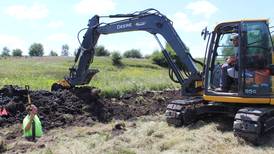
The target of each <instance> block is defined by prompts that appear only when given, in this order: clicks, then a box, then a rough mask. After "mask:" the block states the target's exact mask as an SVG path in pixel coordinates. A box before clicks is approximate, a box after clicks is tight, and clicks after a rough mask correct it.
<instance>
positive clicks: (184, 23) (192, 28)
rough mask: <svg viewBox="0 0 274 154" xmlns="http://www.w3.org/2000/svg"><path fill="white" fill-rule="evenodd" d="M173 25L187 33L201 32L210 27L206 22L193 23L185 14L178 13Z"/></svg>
mask: <svg viewBox="0 0 274 154" xmlns="http://www.w3.org/2000/svg"><path fill="white" fill-rule="evenodd" d="M173 23H174V26H175V27H176V29H181V30H183V31H186V32H200V31H201V30H202V29H203V28H204V27H205V26H207V25H208V22H207V21H206V20H200V21H198V22H193V21H191V20H190V19H189V17H188V16H187V15H186V14H185V13H183V12H178V13H176V14H175V15H174V17H173Z"/></svg>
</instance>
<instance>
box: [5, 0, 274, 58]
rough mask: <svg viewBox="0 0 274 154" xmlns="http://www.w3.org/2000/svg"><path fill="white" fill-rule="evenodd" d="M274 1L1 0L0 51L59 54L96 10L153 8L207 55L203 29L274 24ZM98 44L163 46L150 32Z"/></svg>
mask: <svg viewBox="0 0 274 154" xmlns="http://www.w3.org/2000/svg"><path fill="white" fill-rule="evenodd" d="M273 6H274V2H273V1H271V0H264V1H262V0H260V1H259V0H229V1H225V0H184V1H182V0H169V1H167V0H127V1H126V0H47V1H45V0H24V1H22V0H10V1H8V0H0V19H1V29H0V51H2V48H3V47H4V46H7V47H8V48H9V49H11V50H12V49H15V48H20V49H22V50H23V51H24V54H27V53H28V49H29V46H30V45H31V44H32V43H34V42H36V43H42V44H43V46H44V48H45V54H46V55H48V53H49V52H50V51H51V50H54V51H56V52H57V53H58V54H60V51H61V46H62V45H63V44H68V45H69V47H70V52H71V53H73V51H74V49H76V48H77V47H78V46H79V43H78V41H77V33H78V31H79V30H80V29H82V28H85V27H87V23H88V20H89V19H90V18H91V17H92V16H94V15H95V14H99V15H110V14H119V13H132V12H135V11H141V10H144V9H147V8H155V9H157V10H159V11H160V12H162V13H163V14H165V15H166V16H167V17H168V18H170V19H171V20H172V21H173V23H174V27H175V29H176V31H177V33H178V34H179V36H180V37H181V39H182V40H183V42H184V43H185V44H186V45H187V46H188V47H189V48H190V52H191V53H192V55H193V56H194V57H203V55H204V48H205V41H203V39H202V38H201V36H200V33H201V30H202V29H203V28H204V27H205V26H208V27H209V28H210V30H212V29H213V27H214V26H215V25H216V24H217V23H219V22H222V21H227V20H238V19H244V18H268V19H270V25H274V24H272V23H273V22H274V9H273ZM103 21H104V22H109V21H108V20H107V19H104V20H103ZM82 34H84V33H82ZM81 38H82V37H81ZM163 43H164V42H163ZM98 45H104V46H105V47H106V48H107V49H109V50H110V51H113V50H118V51H120V52H124V51H126V50H129V49H133V48H134V49H140V50H141V52H142V53H143V54H144V55H147V54H151V53H152V52H153V51H154V50H159V46H158V44H157V42H156V40H155V39H154V37H153V36H152V35H151V34H149V33H146V32H130V33H120V34H112V35H107V36H101V37H100V39H99V41H98Z"/></svg>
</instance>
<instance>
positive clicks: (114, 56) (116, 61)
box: [111, 51, 122, 66]
mask: <svg viewBox="0 0 274 154" xmlns="http://www.w3.org/2000/svg"><path fill="white" fill-rule="evenodd" d="M111 60H112V64H113V65H116V66H119V65H122V61H121V60H122V56H121V54H120V53H119V52H118V51H114V52H112V53H111Z"/></svg>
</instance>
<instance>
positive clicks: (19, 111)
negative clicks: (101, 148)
mask: <svg viewBox="0 0 274 154" xmlns="http://www.w3.org/2000/svg"><path fill="white" fill-rule="evenodd" d="M96 91H98V89H95V88H91V87H79V88H74V89H70V90H63V91H57V92H49V91H44V90H38V91H30V96H31V100H32V103H33V104H34V105H36V106H37V107H38V109H39V117H40V119H41V121H42V124H43V127H44V128H45V129H51V128H53V127H60V126H66V125H73V124H77V125H83V124H90V123H92V122H93V121H100V122H108V121H110V120H112V119H113V118H115V119H124V120H126V119H129V118H133V117H138V116H142V115H150V114H155V113H159V112H164V111H165V107H166V103H167V102H168V101H169V100H170V99H174V98H176V97H179V92H178V91H165V92H151V91H148V92H144V93H141V94H126V95H124V96H123V97H121V98H112V99H106V98H101V97H99V95H98V94H97V92H96ZM26 104H27V91H26V90H25V89H24V88H21V87H18V86H11V85H10V86H4V87H3V88H2V89H0V108H1V107H3V108H5V109H6V110H7V111H8V113H9V114H8V115H6V116H0V127H1V126H6V125H9V124H14V123H18V122H22V120H23V118H24V116H26V114H27V113H26Z"/></svg>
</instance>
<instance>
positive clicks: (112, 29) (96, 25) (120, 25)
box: [65, 9, 202, 95]
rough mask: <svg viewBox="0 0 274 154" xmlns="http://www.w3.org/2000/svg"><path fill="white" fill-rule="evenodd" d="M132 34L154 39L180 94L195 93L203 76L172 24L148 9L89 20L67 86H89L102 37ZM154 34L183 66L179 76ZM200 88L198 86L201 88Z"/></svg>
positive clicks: (176, 68)
mask: <svg viewBox="0 0 274 154" xmlns="http://www.w3.org/2000/svg"><path fill="white" fill-rule="evenodd" d="M102 17H109V18H125V19H122V20H118V21H115V22H111V23H100V21H99V19H100V18H102ZM131 31H146V32H148V33H150V34H152V35H154V36H155V38H156V40H157V41H158V43H159V44H160V47H161V48H162V52H163V55H164V57H165V58H166V60H167V62H168V64H169V67H170V68H171V70H172V72H174V75H175V76H176V79H177V81H178V82H179V83H180V84H181V86H182V92H183V93H185V94H190V95H191V94H196V93H197V92H198V89H197V87H195V86H194V85H195V82H196V81H201V80H202V76H201V73H200V72H199V70H198V68H197V67H196V65H195V60H194V59H193V58H192V57H191V55H190V54H189V53H188V52H187V47H186V46H185V44H184V43H183V41H182V40H181V39H180V37H179V36H178V34H177V32H176V31H175V29H174V27H173V25H172V22H171V21H170V20H169V19H168V18H167V17H166V16H164V15H163V14H161V13H160V12H159V11H157V10H155V9H147V10H144V11H140V12H135V13H132V14H116V15H110V16H101V17H100V16H98V15H95V16H93V17H92V18H91V19H90V20H89V24H88V28H87V31H86V33H85V35H84V39H83V41H82V43H81V47H80V48H79V50H78V52H77V54H76V57H75V63H77V64H78V65H74V66H73V67H72V68H70V75H69V76H68V77H67V78H66V79H65V80H66V81H67V82H68V83H69V85H70V86H76V85H83V84H88V83H89V82H90V80H91V78H92V77H93V75H94V74H96V73H97V72H98V70H95V69H89V66H90V64H91V63H92V61H93V58H94V53H95V46H96V43H97V41H98V39H99V36H100V35H101V34H113V33H121V32H131ZM157 34H159V35H161V36H163V38H164V39H165V40H166V41H167V43H168V44H169V45H170V46H171V47H172V48H173V50H174V51H175V52H176V54H177V56H178V57H179V59H180V62H181V63H182V64H183V65H184V66H185V70H184V71H185V74H182V72H181V70H180V69H179V68H178V66H177V65H176V64H175V63H174V62H173V59H172V58H171V57H170V55H169V53H168V52H167V51H166V50H165V49H164V48H163V46H162V45H161V43H160V41H159V39H158V37H157ZM200 89H201V87H200Z"/></svg>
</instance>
